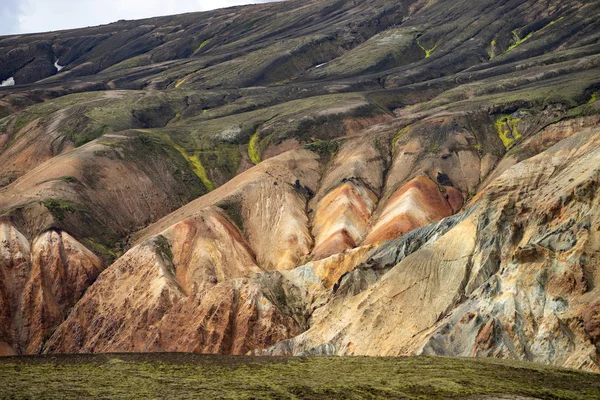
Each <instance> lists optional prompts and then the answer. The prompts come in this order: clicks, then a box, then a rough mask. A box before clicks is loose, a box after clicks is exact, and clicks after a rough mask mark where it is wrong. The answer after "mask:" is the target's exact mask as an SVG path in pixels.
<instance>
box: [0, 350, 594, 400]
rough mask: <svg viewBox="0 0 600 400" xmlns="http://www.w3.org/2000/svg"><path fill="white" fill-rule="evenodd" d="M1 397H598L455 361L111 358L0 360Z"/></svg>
mask: <svg viewBox="0 0 600 400" xmlns="http://www.w3.org/2000/svg"><path fill="white" fill-rule="evenodd" d="M0 381H1V382H2V385H0V398H11V399H30V398H36V399H40V398H48V399H56V398H92V397H93V398H106V399H109V398H110V399H115V398H118V399H142V398H143V399H153V398H156V399H159V398H160V399H174V398H178V399H186V398H199V399H425V398H432V399H441V398H476V399H480V398H488V397H480V396H484V395H492V396H495V395H503V396H507V397H504V398H513V397H514V396H523V397H533V398H540V399H599V398H600V376H599V375H595V374H591V373H583V372H576V371H572V370H565V369H558V368H553V367H549V366H542V365H538V364H530V363H523V362H515V361H503V360H493V359H458V358H432V357H415V358H369V357H322V358H269V357H264V358H263V357H233V356H202V355H192V354H113V355H95V356H89V355H82V356H80V355H73V356H45V357H39V356H37V357H22V358H4V359H2V360H0Z"/></svg>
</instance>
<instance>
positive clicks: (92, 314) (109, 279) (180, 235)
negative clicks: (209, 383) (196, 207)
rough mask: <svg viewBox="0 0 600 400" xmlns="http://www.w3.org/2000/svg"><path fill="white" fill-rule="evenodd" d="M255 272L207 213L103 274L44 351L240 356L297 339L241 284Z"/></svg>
mask: <svg viewBox="0 0 600 400" xmlns="http://www.w3.org/2000/svg"><path fill="white" fill-rule="evenodd" d="M259 271H261V269H260V268H258V267H257V265H256V264H255V261H254V257H253V255H252V253H251V252H250V247H249V245H248V243H247V242H246V240H245V239H244V237H243V236H242V234H241V232H240V231H239V230H238V228H237V227H235V225H234V224H233V222H232V221H231V220H230V219H229V218H228V217H227V216H226V215H225V214H224V213H223V211H221V210H220V209H218V208H216V207H212V208H208V209H206V210H204V211H201V212H200V213H198V214H196V215H194V216H193V217H191V218H188V219H186V220H184V221H182V222H180V223H178V224H176V225H174V226H172V227H171V228H169V229H168V230H166V231H165V232H163V233H162V234H161V235H158V236H156V237H153V238H151V239H149V240H147V241H145V242H144V243H142V244H140V245H138V246H136V247H134V248H133V249H131V250H130V251H129V252H127V253H126V254H125V255H124V256H123V257H121V258H120V259H119V260H118V261H117V262H116V263H114V264H113V265H112V266H111V267H109V268H108V269H107V270H106V271H105V272H104V273H102V275H101V276H100V277H99V278H98V281H97V282H96V284H95V285H94V286H93V287H92V288H90V290H88V291H87V293H86V295H85V296H84V297H83V298H82V300H81V301H79V302H78V304H77V307H75V309H74V310H73V312H72V313H71V315H70V316H69V318H68V319H67V321H66V322H65V323H64V324H63V325H62V326H61V327H60V328H59V330H58V331H57V332H56V334H55V335H54V336H53V338H52V339H51V340H50V341H49V342H48V345H47V347H46V350H47V351H48V352H108V351H110V352H114V351H125V352H130V351H138V352H139V351H195V352H210V353H227V354H244V353H246V352H247V351H249V350H254V349H256V348H257V346H262V343H265V342H269V343H274V342H276V341H279V340H283V339H286V338H288V337H289V336H292V335H295V334H298V333H299V328H298V326H297V324H296V322H295V321H294V320H293V319H292V318H290V317H288V316H285V315H283V314H282V313H281V312H280V311H279V309H278V308H277V307H275V306H274V305H273V304H272V303H271V302H270V301H269V300H268V299H267V298H266V297H265V296H264V295H263V293H262V290H261V288H260V286H259V285H258V284H257V283H256V282H254V281H253V280H252V279H249V278H246V279H238V278H241V277H243V276H248V275H251V274H253V273H257V272H259ZM100 299H101V301H99V300H100Z"/></svg>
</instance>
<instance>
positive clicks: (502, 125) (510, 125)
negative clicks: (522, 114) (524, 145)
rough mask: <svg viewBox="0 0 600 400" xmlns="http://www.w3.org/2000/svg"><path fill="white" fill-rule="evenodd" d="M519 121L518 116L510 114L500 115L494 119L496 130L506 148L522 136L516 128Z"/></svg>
mask: <svg viewBox="0 0 600 400" xmlns="http://www.w3.org/2000/svg"><path fill="white" fill-rule="evenodd" d="M519 121H520V119H519V118H511V116H510V115H502V116H501V117H500V118H498V119H497V120H496V131H497V132H498V136H499V137H500V139H501V140H502V143H503V144H504V147H505V148H506V150H509V149H510V148H511V147H513V146H514V145H515V142H516V141H517V140H519V139H521V138H522V137H523V135H521V134H520V133H519V131H518V130H517V124H518V123H519Z"/></svg>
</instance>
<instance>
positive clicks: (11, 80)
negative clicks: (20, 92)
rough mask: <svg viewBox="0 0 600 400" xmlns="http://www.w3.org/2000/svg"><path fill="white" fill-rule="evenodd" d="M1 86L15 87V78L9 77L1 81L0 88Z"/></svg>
mask: <svg viewBox="0 0 600 400" xmlns="http://www.w3.org/2000/svg"><path fill="white" fill-rule="evenodd" d="M2 86H15V78H13V77H12V76H11V77H10V78H8V79H7V80H5V81H2V83H0V87H2Z"/></svg>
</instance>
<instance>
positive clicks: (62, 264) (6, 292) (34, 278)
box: [0, 220, 102, 354]
mask: <svg viewBox="0 0 600 400" xmlns="http://www.w3.org/2000/svg"><path fill="white" fill-rule="evenodd" d="M0 230H1V233H0V243H1V245H2V248H3V255H2V259H1V260H0V261H1V262H0V267H2V278H3V279H2V282H3V283H4V285H3V286H2V287H1V288H0V298H1V302H2V305H3V307H2V320H3V324H2V326H3V329H2V331H0V335H1V336H0V337H1V340H2V341H3V342H4V345H3V348H4V351H3V352H4V353H6V354H10V353H11V351H12V352H17V353H20V354H23V353H25V354H32V353H38V352H39V351H40V350H41V349H42V346H43V344H44V342H45V340H47V339H48V337H49V335H50V333H51V332H52V331H53V330H54V329H55V328H56V327H57V326H58V325H59V324H60V323H61V322H62V321H63V320H64V317H65V316H66V314H67V312H68V310H69V309H70V308H71V307H72V306H73V305H74V304H75V303H76V302H77V300H79V298H80V297H81V295H82V294H83V292H84V291H85V290H86V289H87V288H88V286H89V285H90V284H91V283H92V282H93V281H94V280H95V278H96V276H97V275H98V274H99V273H100V270H101V267H102V265H101V262H100V260H99V259H98V257H96V256H95V255H94V254H93V253H92V252H91V251H89V250H88V249H86V248H85V247H83V246H82V245H81V244H80V243H78V242H77V241H76V240H75V239H73V238H72V237H71V236H70V235H68V234H67V233H65V232H58V231H47V232H45V233H43V234H41V235H40V236H38V237H37V238H36V239H35V240H34V241H33V245H32V246H31V247H30V245H29V242H28V241H27V239H26V238H25V237H24V236H23V235H21V234H20V233H19V232H18V231H17V230H16V229H15V228H14V226H13V225H12V224H11V223H10V221H6V220H5V221H2V223H1V224H0ZM8 251H10V253H9V252H8ZM11 349H12V350H11Z"/></svg>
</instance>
